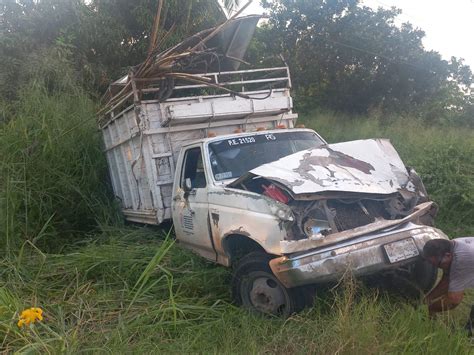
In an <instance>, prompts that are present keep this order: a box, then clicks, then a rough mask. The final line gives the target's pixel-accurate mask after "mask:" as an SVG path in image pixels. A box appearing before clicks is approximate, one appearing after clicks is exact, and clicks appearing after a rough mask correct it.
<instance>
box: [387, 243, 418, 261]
mask: <svg viewBox="0 0 474 355" xmlns="http://www.w3.org/2000/svg"><path fill="white" fill-rule="evenodd" d="M383 247H384V249H385V253H386V254H387V257H388V260H389V261H390V263H391V264H393V263H396V262H398V261H402V260H405V259H410V258H413V257H414V256H418V255H420V253H419V252H418V248H417V247H416V245H415V241H414V240H413V239H412V238H408V239H403V240H398V241H396V242H392V243H388V244H385V245H384V246H383Z"/></svg>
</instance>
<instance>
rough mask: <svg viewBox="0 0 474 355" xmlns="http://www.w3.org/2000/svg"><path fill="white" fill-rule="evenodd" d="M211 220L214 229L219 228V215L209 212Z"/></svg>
mask: <svg viewBox="0 0 474 355" xmlns="http://www.w3.org/2000/svg"><path fill="white" fill-rule="evenodd" d="M211 218H212V224H213V225H214V227H216V228H219V213H216V212H211Z"/></svg>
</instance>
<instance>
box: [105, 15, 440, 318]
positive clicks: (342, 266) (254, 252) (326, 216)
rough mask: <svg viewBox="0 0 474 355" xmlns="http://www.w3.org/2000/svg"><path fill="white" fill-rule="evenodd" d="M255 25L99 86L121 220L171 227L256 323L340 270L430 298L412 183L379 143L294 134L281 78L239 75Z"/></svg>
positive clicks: (423, 208) (264, 72)
mask: <svg viewBox="0 0 474 355" xmlns="http://www.w3.org/2000/svg"><path fill="white" fill-rule="evenodd" d="M258 19H259V16H247V17H243V18H237V19H232V20H229V21H228V23H226V25H227V26H220V27H218V28H216V29H209V30H206V31H203V32H202V33H200V34H198V35H196V36H193V37H190V38H188V39H186V40H185V41H183V42H182V43H181V44H179V45H177V46H175V47H173V48H171V49H169V50H166V51H164V52H162V53H160V54H157V55H156V57H153V56H154V55H155V54H153V53H154V52H152V54H150V57H149V58H147V60H146V61H145V62H144V63H142V64H141V65H139V66H137V67H135V68H132V69H131V71H130V73H129V74H128V75H127V76H126V77H124V78H122V79H120V80H118V81H116V82H114V83H112V84H111V85H110V87H109V89H108V91H107V93H106V94H105V95H104V102H106V103H107V104H106V105H105V106H104V107H103V108H102V109H101V111H100V117H99V126H100V128H101V130H102V134H103V139H104V148H105V149H104V150H105V154H106V156H107V162H108V166H109V171H110V178H111V182H112V185H113V189H114V193H115V195H116V197H117V199H118V201H119V202H120V204H121V207H122V212H123V215H124V217H125V218H126V219H127V220H129V221H133V222H140V223H147V224H160V223H162V222H163V221H166V220H170V219H171V220H172V221H173V224H174V228H175V234H176V239H177V241H178V242H179V244H181V245H182V246H184V247H186V248H189V249H190V250H192V251H194V252H196V253H198V254H199V255H201V256H203V257H204V258H206V259H208V260H210V261H212V262H216V263H218V264H221V265H224V266H231V267H233V268H234V276H233V280H232V289H233V295H234V298H235V300H236V302H237V303H239V304H242V305H243V306H244V307H246V308H248V309H251V310H254V311H257V312H261V313H268V314H275V315H288V314H291V313H292V312H295V311H298V310H299V309H301V308H303V307H304V306H305V305H306V299H307V297H306V294H307V292H306V291H307V289H309V288H313V289H314V288H316V289H317V288H318V287H319V285H322V284H325V283H328V282H333V281H337V280H338V279H340V278H341V277H342V275H344V273H346V272H350V273H352V274H354V275H355V276H364V277H365V276H368V275H379V277H382V278H384V277H386V276H387V275H393V274H395V275H401V276H403V277H404V278H406V279H408V280H409V281H410V282H411V283H412V284H416V285H417V286H418V287H419V288H420V289H421V290H428V289H429V288H431V286H432V285H433V283H434V282H435V279H436V269H435V268H433V267H432V266H430V265H429V264H427V263H425V262H424V261H423V259H422V258H421V256H420V252H421V250H422V249H423V246H424V244H425V243H426V242H427V241H428V240H430V239H433V238H446V236H445V235H444V234H443V232H441V231H440V230H438V229H436V228H434V227H433V218H434V216H435V214H436V206H435V205H434V204H433V202H431V201H430V200H429V198H428V195H427V193H426V191H425V188H424V187H423V183H422V182H421V180H420V178H419V177H418V176H417V174H416V173H415V171H414V170H413V169H410V168H407V167H405V165H404V164H403V162H402V161H401V160H400V157H399V156H398V154H397V152H396V151H395V149H394V148H393V147H392V145H391V144H390V142H389V141H388V140H383V139H369V140H359V141H354V142H346V143H338V144H327V143H326V142H325V141H324V139H323V138H321V137H320V136H319V135H318V134H317V133H316V132H315V131H313V130H309V129H305V128H297V126H296V119H297V114H296V113H294V112H293V111H292V109H293V102H292V98H291V95H290V89H291V80H290V74H289V69H288V67H286V66H282V67H275V68H258V69H249V70H238V67H239V65H240V63H241V62H242V58H243V55H244V53H245V49H246V48H247V46H248V44H249V42H250V38H251V36H252V33H253V29H254V27H255V25H256V23H257V22H258ZM252 26H253V27H252ZM219 31H220V32H219ZM215 33H218V34H219V35H218V36H215V37H213V35H214V34H215ZM203 38H204V39H206V40H209V41H208V42H205V41H204V40H203ZM203 41H204V42H203ZM211 42H212V43H211ZM189 48H191V50H188V49H189ZM216 48H217V49H216ZM203 63H204V64H205V65H204V66H203ZM309 285H311V287H310V286H309Z"/></svg>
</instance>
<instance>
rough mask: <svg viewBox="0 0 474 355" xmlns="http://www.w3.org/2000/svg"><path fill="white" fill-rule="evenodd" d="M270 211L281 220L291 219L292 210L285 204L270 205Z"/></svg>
mask: <svg viewBox="0 0 474 355" xmlns="http://www.w3.org/2000/svg"><path fill="white" fill-rule="evenodd" d="M270 209H271V211H272V213H273V214H274V215H275V216H276V217H278V218H279V219H281V220H282V221H293V220H294V217H293V212H291V209H290V208H289V207H286V206H275V205H273V206H271V207H270Z"/></svg>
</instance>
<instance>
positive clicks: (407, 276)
mask: <svg viewBox="0 0 474 355" xmlns="http://www.w3.org/2000/svg"><path fill="white" fill-rule="evenodd" d="M437 277H438V269H437V268H436V267H435V266H433V265H431V264H430V263H429V262H427V261H426V260H423V259H420V260H418V261H416V262H415V263H414V264H412V265H410V266H409V267H408V268H406V269H405V268H404V269H401V270H398V271H396V272H395V273H393V274H390V275H387V276H386V277H385V278H384V285H382V288H385V289H387V290H388V291H389V292H393V293H395V294H398V295H400V296H403V297H406V298H409V299H419V298H422V297H423V296H424V294H426V293H427V292H428V291H429V290H431V289H432V288H433V286H434V285H435V283H436V280H437Z"/></svg>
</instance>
